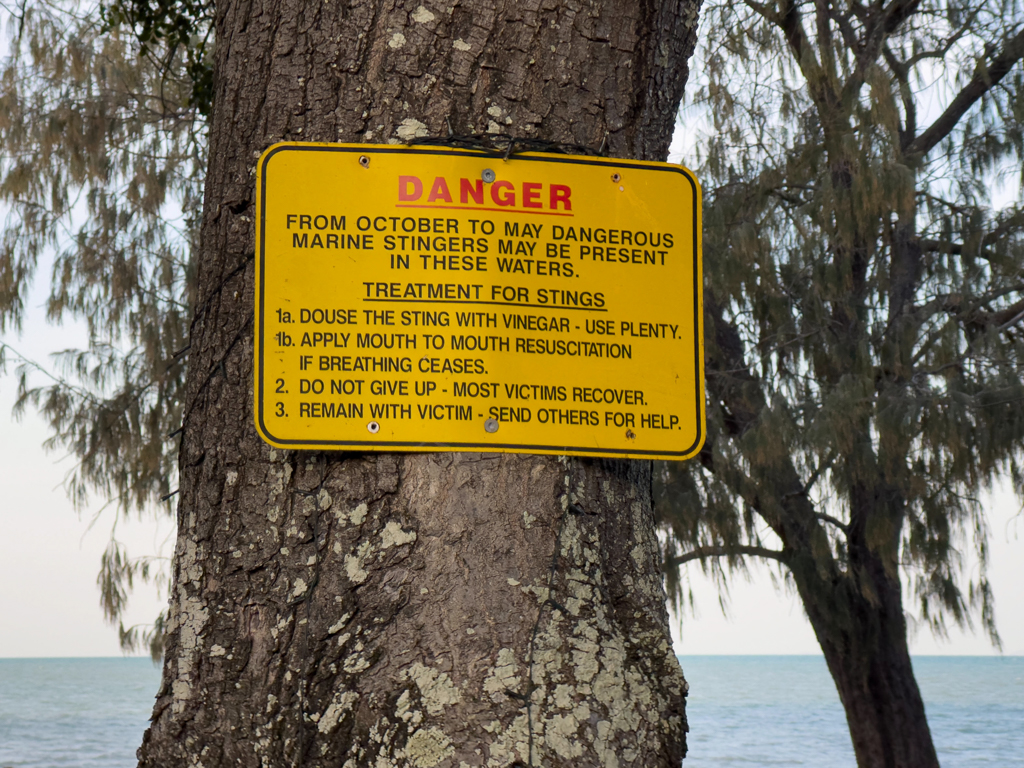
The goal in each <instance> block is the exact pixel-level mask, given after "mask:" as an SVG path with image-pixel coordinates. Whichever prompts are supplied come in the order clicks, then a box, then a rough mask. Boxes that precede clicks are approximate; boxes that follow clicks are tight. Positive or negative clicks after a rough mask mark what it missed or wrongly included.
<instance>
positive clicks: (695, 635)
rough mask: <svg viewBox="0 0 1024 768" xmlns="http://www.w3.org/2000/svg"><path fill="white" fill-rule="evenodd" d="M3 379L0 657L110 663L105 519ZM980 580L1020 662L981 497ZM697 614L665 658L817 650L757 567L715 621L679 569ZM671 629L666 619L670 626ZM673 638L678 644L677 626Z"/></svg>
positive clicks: (1003, 546) (966, 640)
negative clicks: (75, 487) (75, 495)
mask: <svg viewBox="0 0 1024 768" xmlns="http://www.w3.org/2000/svg"><path fill="white" fill-rule="evenodd" d="M33 301H34V304H35V306H34V309H33V313H32V314H33V320H32V322H31V323H30V324H29V325H28V327H27V328H26V329H25V332H24V333H23V334H21V336H20V337H18V336H13V335H8V336H7V337H6V338H5V339H4V340H5V341H7V342H8V343H10V344H12V345H13V346H15V347H16V348H18V349H19V350H20V351H22V352H24V353H25V354H27V355H31V356H33V357H35V358H36V359H39V360H45V359H46V356H47V353H48V352H49V351H52V350H55V349H60V348H62V347H64V346H69V345H73V344H77V343H81V342H83V341H84V338H82V336H81V331H80V329H75V328H72V329H55V328H52V327H50V326H48V325H46V323H45V322H43V321H42V320H41V316H42V312H41V311H40V310H39V305H40V304H41V303H42V297H41V295H37V296H35V297H34V299H33ZM14 388H15V381H14V377H13V376H12V375H10V373H9V375H7V376H5V377H2V378H0V437H2V439H0V658H2V657H13V656H20V657H26V656H113V655H117V654H118V653H119V649H118V644H117V630H116V628H114V627H111V626H109V625H107V624H106V623H104V621H103V617H102V615H101V612H100V608H99V592H98V589H97V587H96V573H97V570H98V567H99V561H100V556H101V554H102V552H103V549H104V548H105V546H106V543H107V541H108V538H109V536H110V533H111V527H112V525H113V523H114V519H113V513H112V511H111V510H107V511H106V512H104V513H102V514H100V516H99V518H98V519H97V520H96V521H95V523H94V524H93V525H92V527H91V529H90V527H89V526H90V523H91V522H92V517H93V514H95V512H96V511H97V510H99V509H100V506H101V505H100V503H99V502H98V501H97V503H95V504H94V505H93V508H92V510H90V512H88V513H86V514H83V515H82V516H81V517H80V516H78V515H77V514H76V513H75V512H74V510H73V509H72V507H71V504H70V502H69V501H68V500H67V498H66V496H65V494H64V490H63V488H62V485H61V484H62V482H63V479H64V476H65V474H66V472H67V470H68V469H69V467H70V466H71V464H70V459H66V458H65V459H63V460H61V457H60V456H59V455H55V454H47V453H46V452H45V451H44V450H43V449H42V443H43V441H44V440H45V439H46V437H47V428H46V426H45V424H44V423H43V422H42V420H41V419H39V417H38V416H36V415H35V414H34V413H31V412H29V413H27V414H26V416H25V417H24V418H23V419H22V420H21V421H20V422H15V421H13V420H12V419H11V417H10V412H11V406H12V404H13V402H14ZM990 501H991V505H990V518H989V519H990V525H991V528H992V556H991V566H990V569H991V578H992V583H993V587H994V590H995V597H996V610H997V619H998V624H999V628H1000V631H1001V633H1002V635H1003V640H1004V644H1005V652H1006V653H1008V654H1012V655H1024V590H1022V589H1021V585H1024V557H1021V554H1022V553H1024V520H1022V517H1021V516H1020V515H1019V514H1018V509H1019V505H1018V503H1017V502H1016V501H1015V499H1014V498H1013V497H1012V496H1010V495H1008V494H1002V495H999V496H997V497H995V498H994V499H991V500H990ZM117 535H118V538H119V539H120V540H122V541H124V542H125V543H126V544H127V545H128V547H129V551H130V552H131V553H133V554H148V553H162V554H164V555H169V554H170V552H171V551H172V549H173V541H172V540H171V539H170V535H171V525H170V523H169V521H167V520H166V519H165V520H162V521H160V522H159V523H157V522H153V521H152V520H147V521H145V522H142V523H140V522H137V521H136V522H125V521H121V522H119V523H118V526H117ZM690 578H691V579H692V584H693V588H694V592H695V594H696V595H697V602H698V607H699V609H700V616H699V618H698V619H693V618H688V619H686V620H685V623H684V625H683V632H682V638H681V639H677V642H676V651H677V652H679V653H683V654H723V653H724V654H789V653H795V654H817V653H819V651H818V646H817V643H816V642H815V640H814V636H813V634H812V632H811V629H810V626H809V625H808V624H807V621H806V619H805V618H804V616H803V612H802V610H801V608H800V605H799V601H798V600H797V599H796V598H795V597H793V596H792V595H789V594H785V593H779V592H778V591H777V590H776V589H775V588H774V587H773V586H772V581H771V578H770V574H769V571H768V570H767V568H766V567H760V568H754V569H752V580H751V581H750V582H749V583H748V582H746V581H744V580H738V581H736V582H735V583H734V586H733V589H732V600H731V610H730V618H728V619H726V618H724V617H723V616H722V614H721V611H720V610H719V608H718V601H717V594H716V592H715V590H714V588H713V586H711V585H710V584H709V583H708V582H707V581H706V580H705V579H704V578H703V577H702V576H701V575H700V573H699V569H698V568H697V567H691V569H690ZM165 599H166V596H165V595H157V594H156V593H155V592H154V590H152V589H147V588H140V589H138V590H137V591H136V593H135V594H134V595H133V597H132V602H131V606H130V610H129V620H130V621H135V622H148V621H151V620H152V618H153V617H154V616H155V615H156V613H157V611H158V610H159V608H160V606H161V605H162V603H163V601H164V600H165ZM677 625H678V622H677ZM676 629H677V633H676V634H677V638H678V635H679V633H678V626H677V627H676ZM912 650H913V651H914V652H915V653H927V654H935V653H939V654H990V653H993V652H994V651H993V649H992V648H991V646H990V645H989V644H988V641H987V640H986V639H985V638H984V637H983V636H982V635H978V634H970V633H967V634H964V633H962V632H959V631H954V632H953V633H952V636H951V638H950V640H949V641H948V642H941V641H936V640H935V639H934V638H933V637H932V636H931V634H930V633H929V632H928V631H927V630H925V631H922V632H919V633H917V634H916V635H915V637H914V639H913V642H912Z"/></svg>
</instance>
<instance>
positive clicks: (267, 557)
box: [139, 0, 699, 768]
mask: <svg viewBox="0 0 1024 768" xmlns="http://www.w3.org/2000/svg"><path fill="white" fill-rule="evenodd" d="M698 7H699V2H697V0H686V1H685V2H668V1H666V2H656V1H655V0H648V1H646V2H632V1H628V0H592V1H589V2H586V1H584V2H580V1H576V2H571V1H570V2H540V1H539V0H535V1H533V2H516V1H514V0H504V1H503V0H463V1H462V2H459V0H453V1H452V2H449V3H436V2H433V1H432V0H422V2H421V1H420V0H415V1H414V2H406V3H403V2H383V1H379V2H358V0H353V1H352V2H346V1H345V0H341V1H340V2H323V3H316V4H310V3H305V2H300V1H299V0H274V1H273V2H270V1H269V0H233V1H230V2H229V1H227V0H225V1H224V2H219V3H218V8H217V16H216V19H217V20H216V25H217V27H216V31H217V54H216V56H217V57H216V68H215V72H216V104H215V109H214V114H213V122H212V126H211V139H210V148H211V149H210V163H209V169H208V176H207V186H206V201H205V214H204V221H203V230H202V245H201V247H200V253H199V255H198V265H199V275H198V286H199V288H198V296H197V301H196V306H197V311H196V316H195V320H194V323H193V327H192V337H191V351H190V355H191V357H190V370H189V385H188V399H187V403H186V418H185V423H184V432H183V436H182V444H181V458H180V468H181V489H180V490H181V492H180V497H179V498H180V501H179V507H178V525H179V533H178V542H177V547H176V550H175V560H174V571H173V585H172V592H171V616H170V622H169V629H168V641H167V650H166V657H165V663H164V672H163V681H162V685H161V689H160V692H159V694H158V697H157V702H156V706H155V708H154V712H153V724H152V727H151V728H150V729H149V730H148V731H147V733H146V736H145V740H144V743H143V745H142V747H141V748H140V750H139V758H140V763H139V764H140V765H141V766H154V767H156V766H159V767H160V768H169V767H171V766H185V765H188V766H198V765H201V766H204V768H215V766H226V765H232V766H235V765H242V766H285V765H288V766H299V765H301V766H319V765H325V766H326V765H332V766H346V767H351V768H354V767H355V766H392V765H394V766H407V765H408V766H417V767H418V768H419V767H423V766H453V767H454V766H512V765H528V766H540V765H544V766H552V767H556V766H570V765H571V766H577V767H578V766H644V767H645V768H649V767H651V766H678V765H679V764H680V760H681V759H682V757H683V755H684V753H685V730H686V721H685V716H684V709H683V705H684V697H685V695H686V683H685V681H684V680H683V676H682V672H681V670H680V669H679V665H678V662H677V661H676V659H675V657H674V656H673V655H672V652H671V647H670V639H669V633H668V626H667V616H666V611H665V605H664V595H663V591H662V584H661V575H660V568H659V562H658V547H657V543H656V539H655V531H654V523H653V516H652V511H651V491H650V486H651V475H650V466H649V463H646V462H644V463H640V462H611V461H594V460H581V459H565V458H554V457H541V456H516V455H493V454H426V455H415V454H414V455H388V454H369V455H364V454H351V453H349V454H342V453H329V454H328V453H310V452H282V451H277V450H274V449H272V448H270V447H269V446H267V445H266V444H264V443H263V442H262V441H261V440H260V438H259V437H258V436H257V434H256V431H255V429H254V427H253V424H252V397H253V393H252V384H251V382H252V359H253V354H252V315H253V252H254V226H253V196H254V172H255V164H256V160H257V158H258V157H259V155H260V153H261V152H262V151H263V150H264V149H265V148H266V147H267V146H269V145H270V144H272V143H274V142H276V141H281V140H310V141H366V142H382V143H383V142H389V141H392V142H393V141H398V140H401V141H408V140H410V139H412V138H414V137H416V136H419V135H423V134H425V133H427V132H429V133H431V134H435V135H443V134H444V133H445V132H446V131H447V125H446V120H447V121H450V124H451V127H452V128H453V129H454V130H455V131H456V132H459V133H468V132H483V131H487V130H491V131H494V130H498V129H500V130H503V131H507V132H509V133H514V134H517V135H523V136H534V137H539V138H545V139H550V140H557V141H571V142H575V143H579V144H586V145H591V146H595V147H596V146H598V145H600V144H601V143H602V141H603V140H604V139H605V137H607V146H608V147H609V153H610V154H612V155H614V156H620V157H635V158H642V159H663V158H664V157H665V155H666V153H667V149H668V143H669V139H670V135H671V131H672V127H673V124H674V119H675V114H676V109H677V107H678V104H679V101H680V98H681V95H682V88H683V84H684V82H685V80H686V75H687V67H686V62H687V60H688V58H689V56H690V54H691V53H692V50H693V45H694V39H695V32H696V21H697V10H698Z"/></svg>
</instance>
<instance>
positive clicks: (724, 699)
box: [0, 656, 1024, 768]
mask: <svg viewBox="0 0 1024 768" xmlns="http://www.w3.org/2000/svg"><path fill="white" fill-rule="evenodd" d="M681 661H682V664H683V670H684V672H685V674H686V678H687V680H688V681H689V683H690V697H689V700H688V703H687V717H688V718H689V721H690V733H689V736H688V739H687V741H688V744H689V754H688V756H687V758H686V761H685V762H684V768H717V767H718V766H722V767H725V766H743V767H745V768H746V767H749V768H756V767H757V766H815V768H854V766H855V762H854V759H853V750H852V749H851V747H850V737H849V734H848V732H847V729H846V718H845V716H844V715H843V708H842V706H840V704H839V699H838V697H837V695H836V691H835V687H834V686H833V685H832V680H831V678H830V677H829V674H828V670H827V669H826V667H825V662H824V660H823V659H822V658H821V657H820V656H684V657H682V658H681ZM914 670H915V672H916V674H917V680H918V683H919V685H920V687H921V692H922V695H923V696H924V699H925V706H926V707H927V711H928V720H929V723H930V724H931V729H932V736H933V738H934V740H935V744H936V747H937V749H938V751H939V759H940V761H941V763H942V765H943V767H944V768H980V767H981V766H987V767H989V768H996V767H997V766H998V768H1024V657H1019V656H1017V657H1003V658H1000V657H956V656H945V657H941V656H932V657H918V658H915V659H914ZM159 680H160V672H159V670H158V669H157V668H155V667H154V666H153V664H152V663H151V662H150V661H149V660H147V659H0V768H8V767H10V768H14V767H15V766H16V767H17V768H58V767H61V768H63V767H64V766H68V767H70V766H76V767H81V768H130V766H134V765H135V750H136V748H137V747H138V745H139V744H140V743H141V741H142V734H143V731H144V730H145V728H146V725H147V721H148V718H149V714H150V711H151V709H152V706H153V697H154V695H155V693H156V689H157V686H158V685H159Z"/></svg>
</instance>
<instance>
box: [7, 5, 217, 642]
mask: <svg viewBox="0 0 1024 768" xmlns="http://www.w3.org/2000/svg"><path fill="white" fill-rule="evenodd" d="M5 10H7V11H8V13H9V14H10V16H9V19H8V20H7V21H8V24H7V32H8V36H7V46H6V49H5V53H6V55H5V57H4V58H3V60H2V62H0V200H2V202H3V206H4V207H5V209H6V211H5V213H6V220H5V222H4V227H3V234H2V240H0V333H4V334H7V333H8V332H10V331H13V330H16V329H18V328H20V327H21V324H22V320H23V317H24V312H25V300H26V295H27V292H28V290H29V287H30V283H31V281H32V279H33V278H42V279H45V277H46V276H45V275H37V272H40V271H43V270H44V269H45V267H46V266H47V265H49V264H52V268H51V271H50V275H49V297H48V304H47V313H48V317H49V319H50V320H51V321H52V322H55V323H59V322H61V321H65V320H72V319H73V320H75V321H78V322H83V323H85V324H86V326H87V328H88V333H89V345H88V348H86V349H69V350H66V351H64V352H62V353H60V354H59V355H57V356H56V358H55V360H54V361H53V364H52V365H51V364H47V363H45V362H43V361H33V360H27V359H25V358H24V357H22V356H21V355H19V354H18V352H17V350H16V348H12V347H11V346H9V345H6V344H3V343H0V366H5V365H6V366H7V367H8V368H10V367H12V366H13V367H14V369H15V370H16V371H17V373H18V376H19V400H18V406H17V407H18V408H19V409H22V408H25V407H26V406H28V405H32V406H34V407H36V408H37V409H38V410H39V411H40V412H41V413H42V414H43V416H44V417H45V418H46V419H47V420H48V421H49V423H50V426H51V428H52V432H53V437H52V438H51V440H50V441H49V447H51V448H54V449H60V450H63V451H67V452H70V453H71V454H72V455H73V456H74V457H75V458H76V459H77V463H76V465H75V467H74V469H73V470H72V471H71V472H70V473H69V476H68V479H67V487H68V491H69V494H70V496H71V498H72V499H73V501H75V502H76V504H78V505H83V504H84V503H85V502H86V500H87V497H88V495H89V493H90V492H92V493H95V494H97V495H98V496H100V497H101V498H103V499H104V500H110V501H113V502H115V503H116V507H117V509H118V514H124V515H127V514H130V513H139V514H141V513H143V512H146V513H147V514H148V513H151V512H152V511H153V510H154V509H157V510H160V513H163V514H169V513H170V509H171V507H170V505H168V504H166V503H164V504H163V505H161V499H165V498H166V497H167V496H168V495H169V494H171V493H172V491H173V490H174V489H175V487H176V479H175V478H176V473H177V468H176V448H177V441H176V438H175V437H174V434H175V433H176V432H177V430H178V427H179V425H180V423H181V413H182V402H183V394H182V393H183V387H184V361H185V360H186V359H187V345H188V335H189V334H188V326H189V322H190V321H191V317H192V309H191V302H192V295H191V276H192V272H193V270H192V265H191V264H190V258H191V253H192V250H193V246H194V241H195V238H196V233H197V231H198V219H199V212H200V210H201V203H202V200H201V188H202V180H203V168H204V163H205V138H204V133H203V131H204V130H205V126H204V123H203V121H202V119H201V117H200V116H198V110H197V107H196V103H195V90H196V87H195V85H194V81H193V78H192V76H191V69H190V66H191V64H190V59H189V56H188V55H186V54H185V53H184V52H183V50H182V48H181V46H180V45H179V46H171V45H166V44H164V43H163V42H161V41H160V40H150V41H149V45H148V47H147V46H144V45H142V44H140V42H139V39H138V37H137V35H135V34H132V29H131V28H130V27H129V28H128V29H127V30H119V29H118V28H117V27H116V26H113V27H112V26H111V25H110V24H109V23H107V22H105V21H104V15H103V14H101V12H100V7H99V6H98V5H96V4H92V3H88V2H86V3H78V2H75V1H74V0H68V1H67V2H61V1H60V0H57V1H56V2H45V1H43V0H40V1H38V2H25V3H22V4H20V5H18V6H17V7H15V8H10V7H5ZM192 58H195V57H194V56H193V57H192ZM192 63H193V64H194V62H192ZM151 565H152V564H151V561H150V560H149V559H144V558H143V559H140V558H134V559H133V558H131V557H130V556H128V554H127V553H126V552H125V551H124V548H123V547H122V546H121V545H120V544H119V543H118V542H117V541H116V540H114V539H113V538H112V540H111V544H110V547H109V548H108V551H107V553H106V555H105V556H104V558H103V563H102V569H101V573H100V575H99V578H98V583H99V585H100V588H101V595H102V598H101V601H102V605H103V608H104V611H105V613H106V615H107V616H108V618H110V619H111V620H112V621H114V622H118V621H119V620H120V617H121V615H122V611H123V609H124V604H125V600H126V596H127V593H128V591H129V590H130V588H131V585H132V582H133V580H134V579H138V578H142V579H147V578H150V577H151V576H152V575H153V574H154V573H155V571H154V570H152V569H151ZM160 623H161V622H160V621H159V620H158V621H157V626H156V631H152V630H151V631H149V632H148V633H147V632H139V631H138V630H135V629H125V628H124V627H122V632H121V636H122V643H123V645H124V646H125V647H126V648H131V647H134V646H136V645H138V644H139V643H142V642H147V641H149V640H152V641H153V650H154V652H158V651H159V642H160V637H159V636H160V632H159V626H160Z"/></svg>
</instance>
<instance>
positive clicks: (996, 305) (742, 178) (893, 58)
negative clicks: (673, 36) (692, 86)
mask: <svg viewBox="0 0 1024 768" xmlns="http://www.w3.org/2000/svg"><path fill="white" fill-rule="evenodd" d="M1022 56H1024V10H1022V6H1021V4H1020V2H1019V0H1008V1H1003V0H891V1H890V2H888V3H883V2H877V3H871V4H865V3H861V2H859V0H834V1H833V2H829V1H828V0H826V1H825V2H813V3H812V2H792V1H791V0H779V1H778V2H767V3H764V4H762V3H760V2H757V0H745V2H741V3H735V4H734V3H730V2H722V1H720V0H713V1H712V2H709V3H705V6H704V14H703V19H702V23H701V42H700V47H699V50H698V53H697V58H699V59H700V60H701V64H700V65H699V66H695V67H694V70H695V71H698V72H702V75H701V77H702V79H703V84H702V87H701V88H700V90H699V92H698V94H697V96H696V98H695V99H694V101H693V104H692V105H691V106H690V107H689V113H690V115H691V116H692V117H695V118H698V119H703V120H704V121H705V129H704V130H703V131H702V132H700V134H699V136H697V137H696V139H695V141H696V153H697V157H698V163H697V165H698V175H699V178H701V179H702V182H703V185H704V190H705V209H704V210H705V220H704V271H705V277H706V293H705V296H706V309H707V319H706V328H707V338H706V344H707V384H708V386H707V389H708V420H709V425H708V426H709V436H708V440H707V444H706V446H705V448H704V451H703V453H702V454H701V456H700V458H699V460H698V461H693V462H690V463H688V464H686V465H667V466H665V467H664V472H663V481H664V482H663V484H662V489H661V494H662V502H663V503H662V506H661V509H662V514H663V517H664V522H665V525H666V528H667V530H668V531H669V536H668V539H667V544H666V559H667V562H668V563H669V564H670V565H681V564H683V563H685V562H689V561H692V560H698V561H700V562H701V563H702V565H703V567H704V568H705V569H706V570H707V571H709V572H711V573H712V574H714V576H715V577H716V578H717V579H718V580H719V581H720V583H723V584H724V577H725V576H726V575H727V572H728V569H729V568H735V567H742V566H743V561H742V559H741V558H742V557H743V556H745V555H755V556H763V557H766V558H770V559H772V560H775V561H779V562H781V563H783V564H784V565H785V566H788V569H786V570H787V572H789V571H790V570H791V569H792V568H793V567H794V564H795V563H796V562H797V561H798V560H799V559H800V558H809V559H810V561H811V563H812V566H811V568H812V570H814V571H816V576H815V577H814V578H816V579H818V582H819V585H820V587H821V589H822V590H826V589H832V588H833V586H834V584H835V583H839V582H842V581H847V582H850V584H851V585H852V588H856V589H858V590H862V591H865V590H866V591H868V592H870V587H869V586H868V584H869V581H868V580H867V579H862V578H861V574H860V573H859V572H858V569H859V568H860V567H861V566H860V561H859V560H858V557H856V556H852V555H851V551H852V550H853V549H855V548H856V547H857V546H864V547H866V548H867V550H870V551H871V552H873V553H875V554H876V555H878V556H879V557H880V558H881V559H882V560H883V561H884V562H886V563H887V567H888V568H889V569H890V570H891V571H892V573H891V575H892V577H893V578H896V573H895V572H896V571H897V569H900V570H901V572H902V574H903V575H902V578H903V580H904V582H905V584H906V586H907V587H909V592H910V594H911V595H912V597H913V599H914V600H915V601H916V604H917V610H918V612H919V614H920V617H921V618H922V620H923V621H925V622H927V624H928V625H929V626H930V627H931V628H932V629H933V630H934V631H936V632H938V633H940V634H942V633H943V632H945V631H946V628H947V625H948V622H949V621H950V620H951V621H953V622H955V623H957V624H967V623H970V622H971V620H972V617H974V616H980V618H981V621H982V624H983V626H984V628H985V629H986V630H987V631H988V633H989V634H990V636H991V637H992V639H993V641H994V642H998V636H997V634H996V630H995V624H994V620H993V614H992V596H991V592H990V589H989V585H988V582H987V579H986V575H985V563H986V540H987V529H986V524H985V516H984V513H983V510H982V508H981V505H980V503H979V496H978V494H979V491H981V490H982V489H984V488H987V487H990V486H991V485H992V483H993V482H994V481H995V480H996V479H997V478H999V477H1009V478H1010V479H1012V482H1013V484H1014V486H1015V487H1016V488H1017V489H1018V491H1020V490H1021V489H1022V488H1024V476H1022V473H1021V464H1020V460H1021V450H1020V449H1021V438H1022V437H1024V407H1022V399H1024V386H1022V381H1021V380H1022V354H1024V322H1022V321H1024V292H1022V291H1024V271H1022V268H1024V234H1022V233H1024V209H1022V207H1021V195H1020V192H1021V189H1022V184H1024V68H1022V66H1021V64H1020V61H1021V58H1022ZM971 548H973V550H974V552H975V553H976V555H977V557H978V558H979V559H980V562H981V569H980V571H973V572H971V571H966V570H965V568H964V565H965V562H966V561H965V554H966V553H967V552H968V550H969V549H971ZM669 576H670V587H671V590H672V594H673V596H674V598H675V600H676V601H677V604H682V603H683V602H685V594H684V589H683V586H682V583H681V581H680V579H679V574H678V573H677V572H675V569H670V574H669ZM805 576H806V574H805ZM814 578H805V582H807V581H813V580H814ZM867 597H868V598H869V599H876V598H877V596H876V595H872V594H867ZM805 599H806V598H805Z"/></svg>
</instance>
